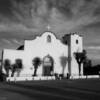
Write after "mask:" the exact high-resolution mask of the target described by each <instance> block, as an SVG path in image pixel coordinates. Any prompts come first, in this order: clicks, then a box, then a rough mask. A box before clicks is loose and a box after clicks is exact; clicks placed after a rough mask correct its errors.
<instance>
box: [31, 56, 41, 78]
mask: <svg viewBox="0 0 100 100" xmlns="http://www.w3.org/2000/svg"><path fill="white" fill-rule="evenodd" d="M32 64H33V65H34V75H33V76H36V75H37V69H38V66H40V65H41V59H40V58H39V57H35V58H34V59H33V60H32Z"/></svg>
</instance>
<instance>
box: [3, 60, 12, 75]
mask: <svg viewBox="0 0 100 100" xmlns="http://www.w3.org/2000/svg"><path fill="white" fill-rule="evenodd" d="M4 69H5V71H6V75H7V76H9V70H10V69H11V62H10V60H9V59H5V61H4Z"/></svg>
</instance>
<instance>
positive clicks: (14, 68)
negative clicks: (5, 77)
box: [11, 64, 17, 77]
mask: <svg viewBox="0 0 100 100" xmlns="http://www.w3.org/2000/svg"><path fill="white" fill-rule="evenodd" d="M11 67H12V73H11V77H13V76H14V73H15V72H16V69H17V65H16V64H12V65H11Z"/></svg>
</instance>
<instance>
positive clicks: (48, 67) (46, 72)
mask: <svg viewBox="0 0 100 100" xmlns="http://www.w3.org/2000/svg"><path fill="white" fill-rule="evenodd" d="M53 67H54V60H53V58H52V57H51V56H50V55H47V56H45V57H44V58H43V76H51V75H52V73H53V69H54V68H53Z"/></svg>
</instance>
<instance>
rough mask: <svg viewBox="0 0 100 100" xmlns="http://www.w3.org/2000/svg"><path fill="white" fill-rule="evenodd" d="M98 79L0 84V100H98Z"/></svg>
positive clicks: (99, 93) (99, 97)
mask: <svg viewBox="0 0 100 100" xmlns="http://www.w3.org/2000/svg"><path fill="white" fill-rule="evenodd" d="M99 99H100V79H80V80H78V79H77V80H67V79H66V80H56V81H54V80H52V81H31V82H16V83H6V82H3V83H2V82H1V83H0V100H99Z"/></svg>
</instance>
